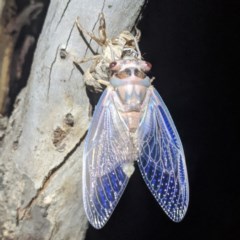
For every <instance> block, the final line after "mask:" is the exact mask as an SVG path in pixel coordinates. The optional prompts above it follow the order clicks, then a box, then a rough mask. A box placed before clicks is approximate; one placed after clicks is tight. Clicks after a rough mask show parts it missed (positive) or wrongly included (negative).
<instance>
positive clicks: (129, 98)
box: [110, 60, 151, 133]
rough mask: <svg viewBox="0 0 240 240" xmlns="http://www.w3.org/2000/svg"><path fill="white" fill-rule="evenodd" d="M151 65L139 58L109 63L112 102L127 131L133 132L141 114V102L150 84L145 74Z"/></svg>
mask: <svg viewBox="0 0 240 240" xmlns="http://www.w3.org/2000/svg"><path fill="white" fill-rule="evenodd" d="M150 68H151V65H150V64H149V63H147V62H145V61H141V60H120V61H117V62H113V63H111V64H110V69H111V71H112V77H111V79H110V83H111V85H112V87H113V88H114V91H115V95H114V102H115V103H116V107H117V110H118V112H119V114H120V117H121V118H122V119H123V121H124V123H125V125H126V126H127V128H128V130H129V132H132V133H133V132H135V131H136V129H137V128H138V126H139V123H140V121H141V117H142V114H143V102H144V100H145V97H146V93H147V89H148V88H149V86H150V85H151V81H150V78H149V77H148V76H146V74H145V73H146V72H147V71H149V70H150Z"/></svg>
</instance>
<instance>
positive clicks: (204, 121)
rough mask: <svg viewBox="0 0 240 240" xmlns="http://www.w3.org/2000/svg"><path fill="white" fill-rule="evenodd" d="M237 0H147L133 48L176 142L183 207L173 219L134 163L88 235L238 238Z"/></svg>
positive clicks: (105, 239)
mask: <svg viewBox="0 0 240 240" xmlns="http://www.w3.org/2000/svg"><path fill="white" fill-rule="evenodd" d="M238 2H239V1H235V2H234V1H227V0H226V1H219V0H218V1H217V0H216V1H212V0H191V1H176V0H174V1H173V0H171V1H169V0H159V1H158V0H150V1H149V3H148V5H147V6H146V9H145V11H144V14H143V19H142V21H141V22H140V24H139V25H138V27H139V28H140V30H141V31H142V39H141V43H140V49H141V51H142V54H143V56H144V58H145V59H146V60H148V61H149V62H151V63H152V65H153V68H152V72H151V75H152V76H155V77H156V80H155V81H154V83H153V84H154V86H155V87H156V88H157V89H158V91H159V93H160V94H161V96H162V98H163V99H164V101H165V103H166V105H167V106H168V108H169V110H170V112H171V114H172V117H173V119H174V122H175V124H176V126H177V129H178V131H179V134H180V136H181V139H182V142H183V146H184V149H185V154H186V161H187V166H188V173H189V181H190V205H189V209H188V212H187V214H186V216H185V218H184V220H183V221H182V222H181V223H173V222H172V221H171V220H170V219H168V217H167V216H166V215H165V213H164V212H163V211H162V209H161V208H160V206H159V205H158V204H157V202H156V201H155V199H154V198H153V197H152V196H151V194H150V192H149V190H148V189H147V187H146V186H145V183H144V182H143V179H142V177H141V175H140V173H139V171H136V172H135V173H134V175H133V176H132V178H131V180H130V182H129V184H128V187H127V189H126V190H125V193H124V194H123V197H122V198H121V200H120V202H119V204H118V206H117V208H116V210H115V211H114V213H113V215H112V216H111V218H110V220H109V222H108V223H107V224H106V226H105V227H104V228H103V229H101V230H95V229H94V228H92V227H91V226H90V228H89V230H88V232H87V237H86V239H87V240H111V239H114V240H118V239H121V240H130V239H131V240H135V239H136V240H144V239H147V240H152V239H154V240H155V239H161V240H164V239H167V240H171V239H178V240H180V239H227V240H229V239H240V233H239V231H240V220H239V217H240V186H239V185H240V184H239V175H240V174H239V173H240V171H239V166H238V165H239V164H238V162H239V161H240V158H239V154H237V153H238V149H239V147H238V145H237V137H238V135H237V124H239V121H238V122H237V119H236V114H237V110H238V109H239V103H238V107H237V106H236V103H237V102H239V100H237V97H238V95H239V93H238V92H237V90H236V91H235V89H236V88H237V86H236V84H237V83H238V82H239V74H238V68H239V67H238V64H239V55H238V53H237V51H238V50H239V45H240V41H239V40H240V39H239V36H238V34H239V29H240V28H239V27H240V26H239V15H240V8H239V5H240V4H238ZM234 103H235V104H234ZM238 142H239V141H238ZM137 170H138V169H137Z"/></svg>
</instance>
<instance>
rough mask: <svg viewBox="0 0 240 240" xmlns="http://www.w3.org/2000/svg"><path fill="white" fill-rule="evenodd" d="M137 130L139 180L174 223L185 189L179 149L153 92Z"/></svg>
mask: <svg viewBox="0 0 240 240" xmlns="http://www.w3.org/2000/svg"><path fill="white" fill-rule="evenodd" d="M148 94H149V102H148V103H147V105H146V110H145V113H144V117H143V119H142V121H141V123H140V126H139V137H140V155H139V159H138V165H139V168H140V171H141V173H142V176H143V178H144V180H145V182H146V184H147V186H148V188H149V189H150V191H151V192H152V194H153V195H154V197H155V198H156V200H157V201H158V203H159V204H160V205H161V207H162V208H163V210H164V211H165V212H166V214H167V215H168V216H169V217H170V218H171V219H172V220H173V221H175V222H179V221H181V220H182V218H183V217H184V215H185V213H186V211H187V207H188V202H189V187H188V177H187V169H186V164H185V157H184V152H183V147H182V143H181V140H180V138H179V135H178V133H177V130H176V127H175V125H174V123H173V120H172V118H171V116H170V114H169V112H168V110H167V107H166V106H165V104H164V102H163V100H162V98H161V97H160V95H159V94H158V92H157V91H156V90H155V89H154V88H150V89H149V90H148Z"/></svg>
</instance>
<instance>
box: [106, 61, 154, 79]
mask: <svg viewBox="0 0 240 240" xmlns="http://www.w3.org/2000/svg"><path fill="white" fill-rule="evenodd" d="M151 68H152V64H151V63H149V62H147V61H143V60H136V59H134V60H133V59H131V60H130V59H129V60H118V61H114V62H111V63H110V65H109V69H110V72H111V76H114V77H116V78H119V79H126V78H128V77H131V76H132V77H136V78H139V79H144V78H145V77H146V73H147V72H149V71H150V70H151Z"/></svg>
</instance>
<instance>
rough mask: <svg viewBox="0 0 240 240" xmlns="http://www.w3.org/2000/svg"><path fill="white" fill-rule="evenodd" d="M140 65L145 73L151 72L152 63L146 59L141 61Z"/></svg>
mask: <svg viewBox="0 0 240 240" xmlns="http://www.w3.org/2000/svg"><path fill="white" fill-rule="evenodd" d="M140 67H141V69H142V71H144V72H145V73H147V72H149V71H150V70H151V68H152V64H151V63H150V62H146V61H140Z"/></svg>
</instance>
